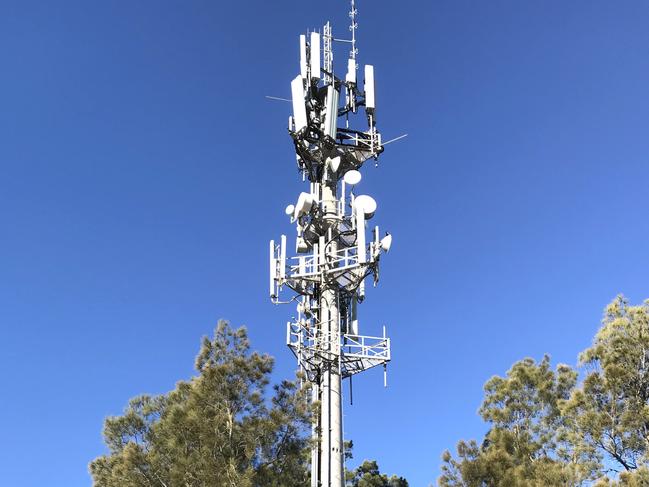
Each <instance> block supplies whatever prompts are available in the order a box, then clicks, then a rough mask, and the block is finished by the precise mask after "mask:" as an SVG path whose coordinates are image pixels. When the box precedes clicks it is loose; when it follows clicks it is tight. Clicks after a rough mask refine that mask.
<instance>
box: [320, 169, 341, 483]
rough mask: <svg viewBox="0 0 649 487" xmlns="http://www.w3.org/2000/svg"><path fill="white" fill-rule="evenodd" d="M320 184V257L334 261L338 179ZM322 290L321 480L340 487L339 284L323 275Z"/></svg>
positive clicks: (327, 179)
mask: <svg viewBox="0 0 649 487" xmlns="http://www.w3.org/2000/svg"><path fill="white" fill-rule="evenodd" d="M326 175H327V171H324V175H323V179H322V181H321V183H320V194H321V195H322V209H323V212H322V220H323V221H322V222H320V224H321V228H322V229H323V235H322V236H323V237H324V242H325V249H324V252H323V254H324V255H325V258H326V260H327V262H335V259H336V255H337V250H338V246H337V242H336V240H335V239H334V238H333V235H334V234H335V233H336V232H337V230H338V228H337V226H338V221H337V216H338V208H337V207H338V200H337V196H336V186H337V180H336V178H335V176H333V177H325V176H326ZM322 276H323V279H322V284H321V286H322V288H321V298H320V310H321V319H320V323H321V326H322V328H323V331H324V336H326V337H327V338H326V339H325V340H324V342H323V343H322V345H323V348H325V350H323V356H325V357H327V360H326V361H325V364H324V365H325V366H324V367H323V374H322V403H321V419H320V423H321V425H322V435H323V438H322V465H321V470H320V472H321V477H322V483H321V485H323V486H331V487H342V485H343V466H342V465H343V461H342V451H343V445H342V441H343V439H342V402H341V385H342V384H341V376H340V318H339V309H338V303H339V289H338V283H337V282H335V281H331V280H329V279H327V278H326V274H325V273H323V274H322Z"/></svg>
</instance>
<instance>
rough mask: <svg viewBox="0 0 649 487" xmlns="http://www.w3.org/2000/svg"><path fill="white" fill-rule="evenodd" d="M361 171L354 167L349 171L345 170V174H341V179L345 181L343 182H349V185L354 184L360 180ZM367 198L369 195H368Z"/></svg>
mask: <svg viewBox="0 0 649 487" xmlns="http://www.w3.org/2000/svg"><path fill="white" fill-rule="evenodd" d="M361 177H362V176H361V173H360V172H359V171H357V170H355V169H352V170H351V171H347V172H346V173H345V175H344V176H343V181H345V184H349V185H350V186H354V185H356V184H358V183H360V182H361ZM368 198H369V196H368Z"/></svg>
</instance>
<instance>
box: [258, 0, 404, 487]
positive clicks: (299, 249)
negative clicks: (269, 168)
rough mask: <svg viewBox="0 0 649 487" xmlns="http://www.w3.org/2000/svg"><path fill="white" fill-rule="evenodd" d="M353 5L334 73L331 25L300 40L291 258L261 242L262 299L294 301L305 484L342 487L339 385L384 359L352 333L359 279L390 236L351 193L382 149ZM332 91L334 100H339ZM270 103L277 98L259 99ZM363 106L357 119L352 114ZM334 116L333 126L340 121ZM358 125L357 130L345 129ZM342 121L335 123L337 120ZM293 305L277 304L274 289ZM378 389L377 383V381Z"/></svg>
mask: <svg viewBox="0 0 649 487" xmlns="http://www.w3.org/2000/svg"><path fill="white" fill-rule="evenodd" d="M356 14H357V10H356V3H355V1H354V0H351V11H350V13H349V15H350V18H351V22H352V23H351V26H350V30H351V32H352V39H351V41H346V42H351V44H352V51H351V52H350V53H349V57H348V59H347V72H346V74H345V75H344V76H338V77H336V75H335V74H334V66H333V59H334V52H333V42H332V41H334V40H336V39H335V38H334V36H333V32H332V28H331V24H330V23H329V22H327V24H326V25H325V26H324V29H323V30H322V35H321V34H320V33H319V32H317V31H316V30H314V31H311V32H307V34H305V35H301V36H300V74H299V75H298V76H296V77H295V78H294V79H293V80H292V81H291V95H292V96H291V103H292V107H293V114H292V115H291V116H290V117H289V122H288V132H289V135H290V136H291V138H292V139H293V144H294V147H295V160H296V163H297V167H298V169H299V171H300V173H301V174H302V176H303V180H304V181H306V180H307V179H308V183H309V184H308V187H307V188H304V191H302V192H301V193H300V194H299V195H298V197H297V201H296V202H295V203H294V204H290V205H288V206H287V207H286V210H285V213H286V215H287V216H288V217H289V219H290V221H291V223H292V224H295V226H296V230H297V236H296V238H295V254H296V255H295V256H294V257H291V256H287V252H290V250H288V242H287V238H286V236H284V235H282V237H281V238H280V240H279V241H278V242H275V241H271V242H270V246H269V264H270V265H269V268H270V289H269V292H270V297H271V300H272V302H273V303H276V304H281V303H287V302H291V301H295V302H297V315H296V318H294V320H293V321H290V322H288V323H287V329H286V342H287V345H288V346H289V348H290V349H291V351H292V352H293V353H294V354H295V356H296V358H297V361H298V368H299V370H300V371H302V372H303V373H304V375H305V377H304V379H305V381H304V382H305V387H306V384H307V383H308V384H309V385H310V387H311V399H310V400H311V402H312V403H318V404H319V405H320V407H319V408H318V413H317V414H315V418H314V421H313V425H312V435H313V440H314V441H313V447H312V451H311V487H343V485H344V482H345V479H344V439H343V427H342V426H343V415H342V406H343V401H342V381H343V379H349V380H350V400H351V399H352V389H351V378H352V376H353V375H355V374H358V373H360V372H363V371H365V370H368V369H371V368H373V367H377V366H383V367H385V366H386V365H387V363H388V362H389V361H390V359H391V356H390V339H389V338H388V337H387V336H386V335H385V331H384V332H383V335H382V336H368V335H361V334H360V331H359V320H358V310H357V308H358V304H360V303H361V302H363V301H364V299H365V297H366V292H365V281H366V278H368V277H372V278H373V281H374V284H375V285H376V283H377V282H378V276H379V262H380V259H381V256H382V255H383V254H385V253H387V252H388V251H389V250H390V246H391V244H392V236H391V235H390V234H385V236H383V237H381V236H379V229H378V227H374V229H373V230H370V231H369V232H368V231H367V229H366V225H367V224H368V223H369V220H370V219H371V218H373V216H374V214H375V212H376V209H377V204H376V201H375V200H374V199H373V198H372V197H371V196H369V195H363V194H358V192H357V191H356V187H357V185H358V183H359V182H360V181H361V179H362V175H361V173H360V169H361V168H362V166H363V163H364V162H365V161H367V160H369V159H374V160H375V161H376V160H377V159H378V157H379V156H380V155H381V154H382V153H383V146H384V144H383V143H382V142H381V134H380V133H379V131H378V129H377V127H376V97H375V85H374V67H373V66H371V65H366V66H365V67H364V75H365V76H364V80H363V82H362V89H361V83H360V82H359V81H360V80H358V79H357V66H358V65H357V59H356V58H357V54H358V50H357V48H356V28H357V26H358V24H357V22H356ZM341 94H342V97H341ZM267 98H270V99H278V98H279V97H267ZM361 109H362V110H363V111H364V112H365V114H364V115H365V116H361V115H360V114H359V113H358V111H359V110H361ZM341 118H342V120H340V119H341ZM359 120H360V121H364V122H365V123H366V124H367V125H366V128H365V129H364V130H363V129H360V128H353V125H352V127H350V123H349V122H350V121H353V122H358V121H359ZM342 122H344V123H342ZM286 291H288V292H291V293H292V294H293V295H294V297H293V299H290V300H287V299H282V294H283V293H284V292H286ZM384 383H385V382H384Z"/></svg>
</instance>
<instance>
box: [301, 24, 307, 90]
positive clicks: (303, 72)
mask: <svg viewBox="0 0 649 487" xmlns="http://www.w3.org/2000/svg"><path fill="white" fill-rule="evenodd" d="M300 76H302V78H303V79H305V80H306V78H307V76H308V73H307V59H306V36H305V35H304V34H302V35H301V36H300Z"/></svg>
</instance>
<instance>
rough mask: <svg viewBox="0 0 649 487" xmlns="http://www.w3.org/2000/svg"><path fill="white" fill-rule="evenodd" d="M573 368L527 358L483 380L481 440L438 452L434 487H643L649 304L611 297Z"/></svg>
mask: <svg viewBox="0 0 649 487" xmlns="http://www.w3.org/2000/svg"><path fill="white" fill-rule="evenodd" d="M579 365H580V367H581V369H582V376H583V380H582V381H581V382H580V383H579V382H578V371H577V370H575V369H573V368H571V367H569V366H567V365H564V364H559V365H558V366H557V367H556V368H555V369H552V367H551V365H550V359H549V357H547V356H546V357H544V358H543V359H542V360H541V361H540V362H535V361H534V360H533V359H530V358H526V359H523V360H521V361H519V362H517V363H516V364H514V366H513V367H512V368H511V369H510V370H509V371H508V372H507V374H506V376H505V377H493V378H491V379H490V380H489V381H488V382H487V383H486V384H485V399H484V401H483V403H482V406H481V407H480V415H481V416H482V418H483V419H484V420H485V421H486V422H487V423H488V424H489V425H490V429H489V431H488V432H487V433H486V435H485V437H484V438H483V440H482V442H481V443H480V444H478V443H477V442H476V441H475V440H471V441H468V442H466V441H460V442H459V443H458V445H457V452H456V456H455V457H454V456H453V455H452V454H451V453H450V452H448V451H447V452H445V453H444V455H443V456H442V460H443V465H442V475H441V476H440V478H439V479H438V484H439V485H440V486H441V487H459V486H462V487H486V486H489V487H500V486H502V487H505V486H507V487H518V486H520V487H537V486H538V487H541V486H562V487H572V486H575V487H578V486H581V485H596V486H630V487H631V486H641V485H643V486H646V485H649V470H648V469H647V466H648V465H649V463H648V460H649V458H648V456H649V301H646V302H645V303H643V304H642V305H639V306H630V305H629V303H628V301H627V300H626V299H625V298H623V297H621V296H620V297H617V298H616V299H615V300H614V301H613V302H612V303H611V304H610V305H609V306H608V307H607V308H606V310H605V312H604V318H603V320H602V326H601V328H600V330H599V331H598V332H597V334H596V336H595V339H594V341H593V345H592V346H591V347H590V348H588V349H587V350H585V351H584V352H582V354H581V355H580V357H579Z"/></svg>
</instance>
